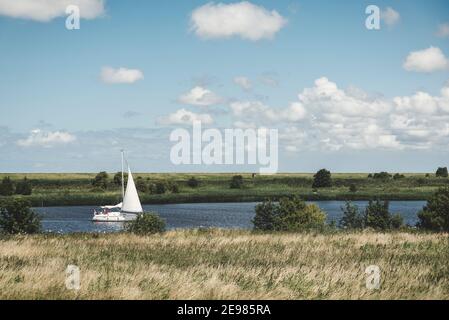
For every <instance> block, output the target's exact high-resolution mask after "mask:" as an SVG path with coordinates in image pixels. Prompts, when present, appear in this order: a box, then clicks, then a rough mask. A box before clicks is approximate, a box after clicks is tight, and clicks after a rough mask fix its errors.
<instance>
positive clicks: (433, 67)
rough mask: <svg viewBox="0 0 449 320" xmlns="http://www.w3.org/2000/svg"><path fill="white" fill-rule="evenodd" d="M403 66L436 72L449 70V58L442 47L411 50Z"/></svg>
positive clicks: (409, 69) (410, 69) (411, 69)
mask: <svg viewBox="0 0 449 320" xmlns="http://www.w3.org/2000/svg"><path fill="white" fill-rule="evenodd" d="M403 67H404V69H405V70H407V71H416V72H434V71H439V70H447V69H448V68H449V60H448V59H447V58H446V57H445V55H444V54H443V52H442V51H441V49H440V48H437V47H430V48H428V49H424V50H419V51H413V52H411V53H410V54H409V55H408V56H407V58H406V59H405V62H404V64H403Z"/></svg>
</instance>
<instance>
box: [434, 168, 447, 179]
mask: <svg viewBox="0 0 449 320" xmlns="http://www.w3.org/2000/svg"><path fill="white" fill-rule="evenodd" d="M436 176H437V177H440V178H447V177H448V172H447V167H444V168H438V169H437V172H436Z"/></svg>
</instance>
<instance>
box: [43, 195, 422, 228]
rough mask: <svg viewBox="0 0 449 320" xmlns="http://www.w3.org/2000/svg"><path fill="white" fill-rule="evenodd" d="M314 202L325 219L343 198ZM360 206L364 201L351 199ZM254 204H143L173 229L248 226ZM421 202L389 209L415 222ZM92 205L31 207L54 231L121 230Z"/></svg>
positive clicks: (337, 213)
mask: <svg viewBox="0 0 449 320" xmlns="http://www.w3.org/2000/svg"><path fill="white" fill-rule="evenodd" d="M315 203H316V204H318V205H319V206H320V208H321V209H323V210H324V211H325V212H326V213H327V215H328V221H332V220H333V221H337V222H338V220H340V218H341V216H342V211H341V206H343V205H344V201H316V202H315ZM354 203H355V204H356V205H358V206H359V207H360V208H364V207H365V206H366V205H367V202H366V201H354ZM256 204H257V203H254V202H251V203H193V204H166V205H145V206H143V207H144V210H145V211H153V212H156V213H157V214H159V215H160V216H161V217H162V218H163V219H164V220H165V222H166V224H167V228H168V229H177V228H199V227H206V228H207V227H218V228H242V229H250V228H252V222H251V221H252V219H253V218H254V206H255V205H256ZM424 205H425V201H391V202H390V211H391V212H393V213H400V214H401V215H402V216H403V218H404V222H405V223H407V224H410V225H415V224H416V221H417V216H416V214H417V212H418V211H419V210H421V209H422V207H423V206H424ZM94 209H95V207H91V206H74V207H48V208H46V207H44V208H35V210H36V211H37V212H38V213H39V214H41V216H42V218H43V220H42V224H43V228H44V230H46V231H50V232H58V233H71V232H117V231H121V230H122V229H123V222H92V221H91V218H92V213H93V210H94Z"/></svg>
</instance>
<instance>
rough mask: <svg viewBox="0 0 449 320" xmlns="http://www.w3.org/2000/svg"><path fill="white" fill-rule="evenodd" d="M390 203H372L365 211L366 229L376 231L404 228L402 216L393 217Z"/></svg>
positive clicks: (377, 201)
mask: <svg viewBox="0 0 449 320" xmlns="http://www.w3.org/2000/svg"><path fill="white" fill-rule="evenodd" d="M389 206H390V203H389V202H388V201H379V200H376V201H370V202H369V204H368V207H366V209H365V227H369V228H373V229H376V230H389V229H395V228H396V229H397V228H399V227H401V226H402V217H401V216H400V215H391V214H390V211H389Z"/></svg>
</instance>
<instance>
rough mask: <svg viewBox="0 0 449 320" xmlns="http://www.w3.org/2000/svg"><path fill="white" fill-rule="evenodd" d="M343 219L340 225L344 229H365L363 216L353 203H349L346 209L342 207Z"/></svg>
mask: <svg viewBox="0 0 449 320" xmlns="http://www.w3.org/2000/svg"><path fill="white" fill-rule="evenodd" d="M341 210H342V211H343V217H342V218H341V219H340V222H339V223H338V225H339V227H340V228H342V229H363V227H364V222H363V216H362V214H360V211H359V207H357V206H356V205H354V204H353V203H352V202H351V201H347V202H346V204H345V206H344V207H341Z"/></svg>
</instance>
